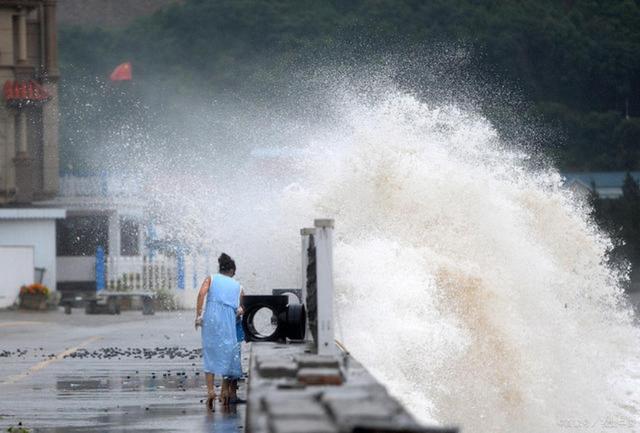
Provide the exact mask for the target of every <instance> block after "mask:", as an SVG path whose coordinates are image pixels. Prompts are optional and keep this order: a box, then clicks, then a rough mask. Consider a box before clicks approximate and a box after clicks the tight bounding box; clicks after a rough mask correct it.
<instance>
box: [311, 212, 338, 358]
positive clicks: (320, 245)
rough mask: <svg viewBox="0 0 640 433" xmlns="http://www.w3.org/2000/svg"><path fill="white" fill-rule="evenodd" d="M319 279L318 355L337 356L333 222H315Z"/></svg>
mask: <svg viewBox="0 0 640 433" xmlns="http://www.w3.org/2000/svg"><path fill="white" fill-rule="evenodd" d="M314 226H315V227H316V230H315V236H314V239H315V243H316V272H317V278H318V293H317V297H318V341H317V343H318V355H335V353H336V345H335V339H334V335H333V220H332V219H317V220H315V221H314Z"/></svg>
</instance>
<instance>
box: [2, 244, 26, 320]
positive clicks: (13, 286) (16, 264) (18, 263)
mask: <svg viewBox="0 0 640 433" xmlns="http://www.w3.org/2000/svg"><path fill="white" fill-rule="evenodd" d="M33 262H34V260H33V247H7V246H0V308H6V307H9V306H10V305H12V304H13V303H14V301H15V300H16V299H17V297H18V293H19V292H20V287H22V286H24V285H26V284H31V283H33V268H34V266H33Z"/></svg>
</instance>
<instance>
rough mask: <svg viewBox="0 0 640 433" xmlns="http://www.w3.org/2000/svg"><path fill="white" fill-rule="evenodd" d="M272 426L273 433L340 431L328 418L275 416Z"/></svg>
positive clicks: (328, 432)
mask: <svg viewBox="0 0 640 433" xmlns="http://www.w3.org/2000/svg"><path fill="white" fill-rule="evenodd" d="M270 427H271V429H270V432H271V433H338V429H337V428H336V427H335V426H334V425H333V423H332V422H331V421H329V420H328V419H309V418H273V419H271V420H270Z"/></svg>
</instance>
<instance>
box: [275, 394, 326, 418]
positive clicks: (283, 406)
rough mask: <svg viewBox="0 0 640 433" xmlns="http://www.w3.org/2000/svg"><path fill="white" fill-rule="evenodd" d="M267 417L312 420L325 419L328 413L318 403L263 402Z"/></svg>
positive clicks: (294, 401)
mask: <svg viewBox="0 0 640 433" xmlns="http://www.w3.org/2000/svg"><path fill="white" fill-rule="evenodd" d="M265 407H266V409H267V413H268V414H269V416H272V417H274V418H314V419H327V418H328V416H329V415H328V413H327V411H326V409H325V408H324V406H322V405H321V404H320V403H319V402H318V401H315V400H311V399H303V400H282V401H278V400H275V401H274V400H265Z"/></svg>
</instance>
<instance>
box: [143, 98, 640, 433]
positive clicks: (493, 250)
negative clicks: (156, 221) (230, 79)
mask: <svg viewBox="0 0 640 433" xmlns="http://www.w3.org/2000/svg"><path fill="white" fill-rule="evenodd" d="M364 87H366V86H364ZM373 87H374V88H369V89H365V90H362V87H360V88H359V89H358V91H356V92H352V91H349V90H346V91H345V90H344V89H339V91H335V92H334V90H335V89H334V90H331V89H329V90H327V92H328V93H331V95H328V96H327V97H326V101H331V102H330V103H329V104H327V107H326V110H327V111H328V112H329V114H328V115H326V116H324V117H323V116H315V115H312V114H313V113H311V114H310V113H302V114H301V117H302V119H301V120H300V122H299V124H297V123H296V122H297V120H296V119H295V118H293V119H287V120H286V121H282V127H281V128H278V127H277V124H278V122H280V120H281V119H280V120H279V119H276V118H274V119H273V121H272V122H268V121H267V120H264V119H263V120H262V123H271V128H270V132H269V134H268V135H265V136H261V137H259V139H256V141H255V142H254V143H253V145H252V146H249V147H250V148H251V147H252V150H250V151H248V152H244V153H242V152H239V151H238V150H237V149H235V148H234V143H233V142H230V143H228V145H227V147H226V148H216V149H215V151H213V150H212V152H211V153H210V154H208V155H199V156H194V157H193V158H192V159H191V160H190V165H189V171H190V172H191V174H189V175H184V174H181V173H180V172H179V171H180V170H179V169H178V167H173V166H172V164H171V161H168V162H167V164H165V166H164V168H162V169H161V170H158V169H157V168H154V169H149V172H148V173H146V177H147V178H148V179H150V180H152V182H150V186H149V187H148V191H149V194H150V197H152V199H153V200H155V201H156V202H157V203H159V208H160V210H159V212H158V214H159V216H161V217H162V219H163V222H164V224H165V226H167V227H172V228H173V229H174V230H175V235H176V236H177V237H180V238H182V239H186V240H188V242H190V243H191V244H194V245H199V244H206V245H213V247H214V249H215V250H218V251H221V250H224V251H226V252H228V253H230V254H231V255H232V256H234V258H236V260H237V262H238V274H239V277H240V279H241V280H243V283H245V286H246V287H247V289H248V290H249V291H250V292H254V293H255V292H260V291H267V290H268V289H269V288H272V287H288V286H296V285H299V284H300V281H299V275H300V269H299V262H300V260H299V253H300V252H299V238H298V230H299V229H300V228H301V227H304V226H308V225H309V224H311V222H312V221H313V219H314V218H317V217H331V218H334V219H335V220H336V236H335V248H334V252H335V265H334V269H335V284H336V306H337V310H338V315H337V316H338V317H339V319H340V322H341V323H340V325H339V329H341V335H339V336H338V337H339V338H342V339H343V340H344V343H345V344H346V345H347V346H348V348H349V350H350V351H351V352H352V353H353V354H354V355H355V356H356V357H357V358H358V359H359V360H361V361H362V362H363V363H364V364H365V365H366V366H367V367H368V368H369V369H371V371H372V372H373V373H374V374H375V375H377V376H378V377H379V378H380V379H381V380H382V381H383V382H384V383H385V384H386V385H387V386H388V387H389V388H390V390H391V391H392V392H393V393H394V395H396V396H397V397H398V398H399V399H400V400H401V401H402V402H403V403H405V404H406V405H407V406H408V407H409V408H410V409H411V410H412V412H413V413H414V414H416V416H418V417H419V418H421V419H423V420H426V421H430V422H437V423H447V424H459V425H461V426H462V427H463V428H464V431H468V432H507V431H509V432H511V431H520V432H536V433H538V432H541V431H557V432H560V431H566V430H569V431H571V429H573V431H576V429H578V431H601V430H603V429H605V428H607V426H612V425H613V426H615V427H616V429H614V431H619V432H624V431H629V432H631V431H634V429H637V428H638V426H639V425H640V418H639V416H640V415H639V414H638V411H637V408H638V407H640V398H639V396H638V391H636V390H637V389H638V385H640V374H639V373H638V370H639V369H638V366H639V365H640V356H639V354H638V349H637V343H638V341H640V338H639V337H640V334H639V332H638V329H637V328H635V327H634V326H633V323H632V314H631V311H630V310H629V309H628V308H627V307H626V305H625V301H624V296H623V293H622V290H621V281H622V280H623V279H624V273H623V272H621V271H620V270H619V267H617V266H613V265H612V264H611V263H609V262H608V259H607V253H608V251H609V250H610V247H611V244H610V241H609V240H608V238H607V237H606V236H604V235H603V234H602V233H601V232H600V231H599V230H598V229H597V227H596V226H595V225H594V224H593V223H592V221H591V220H590V218H589V208H588V206H587V205H586V204H585V203H584V202H582V201H581V200H579V199H578V198H577V197H573V196H572V195H571V194H570V193H569V192H568V191H566V190H564V189H563V188H562V180H561V176H560V175H559V174H558V172H557V171H555V170H553V169H540V168H532V167H534V166H535V165H536V164H535V162H536V161H535V160H536V159H537V158H531V156H530V155H529V154H528V153H527V152H525V151H523V150H522V149H521V148H518V147H515V146H513V145H512V144H511V143H510V142H505V141H504V140H503V138H502V137H501V135H500V134H498V132H497V131H496V129H495V128H494V126H493V125H492V124H491V123H490V122H489V121H488V120H487V119H485V118H483V117H482V116H481V115H478V114H477V113H475V112H472V111H469V110H467V109H461V108H457V106H456V105H454V104H444V103H440V102H439V103H437V104H429V103H428V102H425V101H423V100H421V99H420V98H418V97H416V96H414V95H411V94H408V93H406V92H402V91H399V90H397V89H395V88H394V87H393V86H388V87H383V88H382V89H380V88H375V87H376V86H373ZM269 116H270V114H266V115H265V118H268V117H269ZM274 125H275V126H274ZM239 126H242V127H243V128H247V129H251V128H252V125H239ZM253 126H255V125H253ZM253 133H254V134H256V135H257V136H259V135H260V134H259V128H258V129H255V130H254V132H253ZM279 134H280V135H279ZM228 135H229V136H232V134H228ZM181 151H182V152H183V153H184V152H185V151H186V150H184V149H182V150H181ZM184 156H185V155H184V154H181V157H184ZM187 156H188V155H187ZM185 159H186V160H189V158H185ZM143 169H144V167H143ZM633 369H635V370H636V372H635V373H633V372H632V371H631V370H633ZM580 429H581V430H580Z"/></svg>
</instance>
